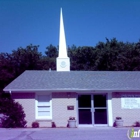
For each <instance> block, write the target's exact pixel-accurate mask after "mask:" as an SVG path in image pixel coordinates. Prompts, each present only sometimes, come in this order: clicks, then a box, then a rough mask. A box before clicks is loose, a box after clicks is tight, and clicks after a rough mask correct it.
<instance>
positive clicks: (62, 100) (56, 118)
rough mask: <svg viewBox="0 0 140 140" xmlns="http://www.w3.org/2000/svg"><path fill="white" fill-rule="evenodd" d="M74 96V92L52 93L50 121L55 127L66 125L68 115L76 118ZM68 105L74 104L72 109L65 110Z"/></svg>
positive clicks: (75, 95)
mask: <svg viewBox="0 0 140 140" xmlns="http://www.w3.org/2000/svg"><path fill="white" fill-rule="evenodd" d="M68 94H70V96H69V97H68ZM76 97H77V94H76V93H64V92H60V93H52V118H53V120H52V121H53V122H55V124H56V126H57V127H67V124H68V119H69V117H70V116H72V117H75V118H77V110H76V109H77V107H76V105H77V104H76ZM69 105H71V106H74V110H67V106H69Z"/></svg>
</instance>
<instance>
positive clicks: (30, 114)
mask: <svg viewBox="0 0 140 140" xmlns="http://www.w3.org/2000/svg"><path fill="white" fill-rule="evenodd" d="M12 98H13V99H14V100H15V101H16V102H19V103H20V104H21V105H22V107H23V110H24V112H25V114H26V117H25V120H26V121H27V127H31V124H32V122H33V121H35V93H12Z"/></svg>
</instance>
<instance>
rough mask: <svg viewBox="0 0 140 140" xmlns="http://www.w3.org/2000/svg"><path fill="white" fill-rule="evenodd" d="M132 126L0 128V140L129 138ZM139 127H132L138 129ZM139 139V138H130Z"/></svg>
mask: <svg viewBox="0 0 140 140" xmlns="http://www.w3.org/2000/svg"><path fill="white" fill-rule="evenodd" d="M131 129H132V128H114V127H93V128H34V129H33V128H23V129H22V128H19V129H18V128H16V129H5V128H0V140H129V139H128V137H127V132H128V130H131ZM139 129H140V128H134V130H139ZM134 139H137V140H138V139H140V138H132V140H134Z"/></svg>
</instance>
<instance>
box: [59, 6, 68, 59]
mask: <svg viewBox="0 0 140 140" xmlns="http://www.w3.org/2000/svg"><path fill="white" fill-rule="evenodd" d="M58 57H59V58H67V57H68V56H67V46H66V38H65V30H64V23H63V14H62V8H61V11H60V33H59V55H58Z"/></svg>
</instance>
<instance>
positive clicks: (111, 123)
mask: <svg viewBox="0 0 140 140" xmlns="http://www.w3.org/2000/svg"><path fill="white" fill-rule="evenodd" d="M107 106H108V112H107V113H108V125H109V126H113V114H112V113H113V112H112V93H111V92H108V98H107Z"/></svg>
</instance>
